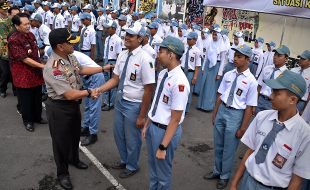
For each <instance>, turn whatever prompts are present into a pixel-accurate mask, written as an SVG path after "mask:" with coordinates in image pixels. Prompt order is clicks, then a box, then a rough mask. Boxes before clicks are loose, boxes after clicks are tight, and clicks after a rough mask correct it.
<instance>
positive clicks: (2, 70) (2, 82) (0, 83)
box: [0, 59, 11, 92]
mask: <svg viewBox="0 0 310 190" xmlns="http://www.w3.org/2000/svg"><path fill="white" fill-rule="evenodd" d="M10 80H11V72H10V64H9V61H7V60H3V59H0V92H6V90H7V89H8V83H9V82H10Z"/></svg>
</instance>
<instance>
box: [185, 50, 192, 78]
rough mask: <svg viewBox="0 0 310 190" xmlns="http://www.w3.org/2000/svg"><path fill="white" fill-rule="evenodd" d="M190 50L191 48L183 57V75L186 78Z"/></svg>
mask: <svg viewBox="0 0 310 190" xmlns="http://www.w3.org/2000/svg"><path fill="white" fill-rule="evenodd" d="M191 48H192V47H188V49H187V52H186V56H185V65H184V73H185V75H186V76H187V74H188V58H189V50H190V49H191Z"/></svg>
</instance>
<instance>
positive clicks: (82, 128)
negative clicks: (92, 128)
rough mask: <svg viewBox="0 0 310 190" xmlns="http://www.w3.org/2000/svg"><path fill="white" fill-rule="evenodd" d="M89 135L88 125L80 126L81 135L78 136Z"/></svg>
mask: <svg viewBox="0 0 310 190" xmlns="http://www.w3.org/2000/svg"><path fill="white" fill-rule="evenodd" d="M88 135H89V128H88V127H85V128H84V127H81V135H80V136H88Z"/></svg>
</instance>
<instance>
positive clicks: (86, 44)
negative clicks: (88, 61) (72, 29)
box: [80, 25, 96, 56]
mask: <svg viewBox="0 0 310 190" xmlns="http://www.w3.org/2000/svg"><path fill="white" fill-rule="evenodd" d="M81 36H83V37H81V41H80V51H81V52H83V53H84V54H86V55H88V56H90V50H91V45H96V31H95V29H94V26H93V25H89V26H84V27H83V28H82V30H81Z"/></svg>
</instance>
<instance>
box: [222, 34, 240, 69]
mask: <svg viewBox="0 0 310 190" xmlns="http://www.w3.org/2000/svg"><path fill="white" fill-rule="evenodd" d="M242 45H244V39H243V33H242V32H241V31H239V32H235V33H234V43H233V44H232V45H231V47H230V49H229V50H228V63H227V64H226V65H225V67H224V71H223V75H224V74H225V73H227V72H228V71H231V70H233V69H234V68H235V65H234V55H235V51H234V50H233V49H234V48H235V49H236V48H237V47H240V46H242Z"/></svg>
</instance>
